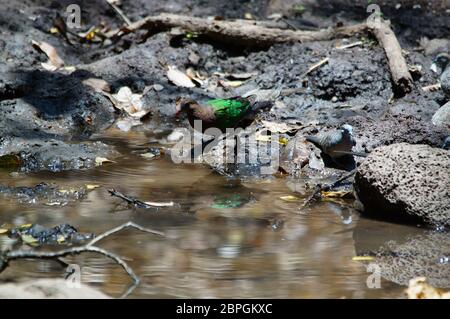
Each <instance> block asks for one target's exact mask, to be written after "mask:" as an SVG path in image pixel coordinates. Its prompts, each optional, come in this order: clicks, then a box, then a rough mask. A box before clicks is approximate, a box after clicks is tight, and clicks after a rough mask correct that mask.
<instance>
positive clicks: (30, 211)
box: [0, 131, 449, 298]
mask: <svg viewBox="0 0 450 319" xmlns="http://www.w3.org/2000/svg"><path fill="white" fill-rule="evenodd" d="M95 139H97V140H101V141H104V142H107V143H108V144H113V145H115V146H116V148H117V150H119V151H120V153H121V154H122V155H121V156H120V157H119V158H117V159H116V162H115V163H109V164H104V165H102V166H100V167H97V168H95V169H92V170H84V171H76V172H75V171H67V172H61V173H48V172H47V173H45V172H41V173H32V174H26V175H25V174H23V175H21V174H18V175H17V174H11V173H10V171H7V170H2V171H1V172H0V184H2V185H8V186H30V185H35V184H38V183H40V182H43V181H44V182H46V183H55V184H57V185H60V186H64V187H65V188H71V187H73V188H76V187H79V186H80V185H81V186H83V185H87V184H89V185H99V186H100V187H99V188H96V189H93V190H90V191H88V192H87V193H86V195H85V196H84V198H82V199H81V200H75V201H68V202H67V203H62V205H57V204H52V205H49V204H48V203H46V202H45V200H44V201H42V202H38V203H31V204H30V203H26V202H23V203H20V201H17V200H12V199H11V198H9V197H8V196H6V197H5V196H1V197H0V215H1V216H2V222H8V223H11V224H16V225H20V224H26V223H39V224H42V225H44V226H47V227H50V226H54V225H58V224H62V223H70V224H71V225H73V226H75V227H76V228H77V229H78V230H79V231H82V232H93V233H96V234H100V233H101V232H103V231H105V230H108V229H110V228H113V227H115V226H117V225H120V224H122V223H124V222H127V221H130V220H131V221H134V222H136V223H138V224H140V225H142V226H145V227H149V228H152V229H157V230H160V231H164V232H165V233H166V234H167V237H166V238H160V237H156V236H152V235H149V234H145V233H140V232H138V231H136V230H126V231H123V232H121V233H119V234H117V235H115V236H114V237H111V238H107V239H106V240H104V241H103V242H102V243H101V245H100V246H101V247H104V248H107V249H109V250H111V251H114V252H116V253H117V254H118V255H120V256H122V257H123V258H124V259H125V260H126V261H127V262H129V264H130V265H131V267H132V268H133V269H134V271H135V272H136V273H137V275H138V276H139V277H140V278H141V284H140V285H139V286H138V287H137V288H136V289H135V290H134V291H133V292H132V293H131V295H130V296H129V297H130V298H141V297H153V298H159V297H177V298H181V297H182V298H195V297H219V298H233V297H262V298H264V297H273V298H282V297H285V298H319V297H320V298H341V297H345V298H379V297H381V298H383V297H394V298H396V297H402V296H403V290H404V284H405V283H404V282H402V279H401V278H402V276H403V275H404V274H402V273H401V272H402V271H403V270H402V269H401V268H399V269H387V270H386V267H384V266H383V265H382V264H381V265H379V267H380V271H381V274H382V276H381V278H380V282H379V283H380V284H379V288H373V287H369V286H371V284H369V285H368V284H367V282H368V277H369V276H370V275H372V273H371V272H367V265H368V264H369V263H371V262H374V263H376V262H377V259H374V260H373V261H371V262H368V261H361V260H355V258H354V257H355V256H360V255H366V256H367V255H373V254H374V252H375V251H377V250H378V249H380V248H381V247H383V246H385V245H386V244H387V243H392V241H395V242H396V243H400V242H406V244H405V245H406V246H405V247H407V245H408V240H409V239H411V238H412V239H414V238H417V237H418V236H419V237H418V238H427V239H429V241H431V242H432V243H435V244H436V245H438V246H439V245H440V244H444V243H445V242H447V243H448V239H449V235H448V234H445V233H438V234H437V235H438V236H441V237H438V238H436V237H430V234H432V235H433V236H435V235H436V233H435V232H431V233H430V231H429V230H426V229H421V228H417V227H414V226H400V225H396V224H390V223H386V222H379V221H375V220H370V219H366V218H363V217H360V215H359V213H358V211H356V210H355V209H353V208H352V205H353V203H352V201H337V202H336V201H322V202H320V203H317V204H316V205H314V206H312V207H310V208H307V209H303V210H300V209H299V207H300V205H301V203H302V200H303V198H302V197H301V196H299V195H298V194H295V193H293V192H292V189H293V186H292V183H293V181H292V180H289V179H286V178H277V177H270V178H267V179H253V180H252V179H248V180H239V179H235V178H234V179H230V178H226V177H223V176H220V175H219V174H217V173H214V172H213V171H212V170H211V169H210V168H208V167H207V166H204V165H200V164H197V165H194V164H191V165H187V164H184V165H175V164H174V163H172V161H171V159H170V157H168V156H160V157H155V158H152V159H148V158H143V157H142V156H140V154H142V153H145V152H146V150H148V149H149V148H150V147H158V146H161V145H160V144H158V143H157V140H158V139H157V137H156V136H151V135H149V133H143V132H141V133H140V132H131V133H124V132H117V131H116V132H107V133H104V134H103V135H97V136H95ZM108 188H116V189H117V190H120V191H121V192H123V193H126V194H129V195H131V196H135V197H138V198H139V199H142V200H147V201H161V202H170V201H173V202H174V203H175V205H174V206H173V207H163V208H159V209H150V210H142V209H130V208H129V207H127V206H126V205H124V204H123V203H122V202H121V201H120V200H119V199H116V198H112V197H111V196H110V195H109V194H108V192H107V189H108ZM289 195H295V196H296V197H297V198H296V199H292V198H291V200H290V201H286V200H282V199H280V197H283V196H289ZM8 241H9V239H8V238H7V237H6V236H0V243H1V245H2V246H6V245H7V244H8ZM399 245H400V244H399ZM388 247H389V249H391V250H395V247H393V246H392V245H388ZM414 247H415V246H414ZM416 248H417V250H416V251H415V254H413V255H412V259H413V262H414V260H415V259H414V258H416V259H420V260H422V259H425V261H424V262H425V263H427V262H429V263H433V264H436V263H435V262H436V259H435V258H437V257H439V256H437V257H436V256H433V254H431V255H430V254H428V255H423V254H422V251H421V250H420V247H415V248H414V249H416ZM405 249H407V248H405ZM425 249H427V248H425ZM442 249H445V247H444V248H442V247H438V248H437V250H436V254H438V255H439V254H441V255H442V254H443V253H442ZM447 250H448V248H447ZM385 255H386V254H385ZM389 256H391V257H392V256H394V257H393V258H397V259H398V258H400V259H399V260H400V261H402V260H405V261H406V262H407V263H411V260H408V259H405V258H406V257H405V256H404V255H402V256H400V257H399V255H395V254H391V255H389ZM441 257H445V256H444V255H442V256H441ZM402 258H403V259H402ZM64 260H65V261H66V262H67V263H76V264H79V265H80V266H81V269H82V270H81V280H82V282H83V283H86V284H89V285H91V286H93V287H96V288H98V289H100V290H101V291H103V292H105V293H107V294H109V295H111V296H116V297H117V296H120V295H121V294H122V293H123V292H124V291H125V290H126V289H127V287H128V285H129V284H130V279H129V277H128V276H127V274H126V273H125V272H123V270H122V269H121V268H120V267H119V266H117V265H116V264H114V263H112V262H111V261H110V260H108V259H106V258H104V257H102V256H99V255H92V254H82V255H79V256H76V257H68V258H65V259H64ZM420 260H419V262H420ZM380 262H381V261H380ZM382 262H384V263H386V260H383V261H382ZM387 263H388V264H392V263H391V262H390V261H388V262H387ZM424 266H425V265H424V264H419V266H417V265H416V269H417V271H420V269H423V267H424ZM442 266H443V267H446V269H448V268H447V267H448V265H444V264H443V265H442ZM377 269H378V268H377ZM64 276H65V268H64V267H63V266H62V265H61V264H60V263H57V262H55V261H54V260H53V261H52V260H50V261H49V260H43V261H36V260H35V261H27V260H25V261H24V260H21V261H13V262H12V263H11V265H10V267H8V268H7V269H5V270H4V272H2V274H1V276H0V281H1V282H8V281H14V282H17V281H25V280H29V279H35V278H46V277H48V278H64ZM440 276H442V274H441V275H440ZM430 277H431V280H433V276H430ZM437 278H440V279H439V280H441V281H442V280H443V281H446V280H448V278H447V279H445V278H441V277H439V276H437ZM369 281H371V278H369ZM371 282H372V281H371ZM446 284H448V282H447V283H445V282H444V283H442V282H441V284H440V285H441V286H442V285H444V286H445V285H446ZM372 286H373V285H372Z"/></svg>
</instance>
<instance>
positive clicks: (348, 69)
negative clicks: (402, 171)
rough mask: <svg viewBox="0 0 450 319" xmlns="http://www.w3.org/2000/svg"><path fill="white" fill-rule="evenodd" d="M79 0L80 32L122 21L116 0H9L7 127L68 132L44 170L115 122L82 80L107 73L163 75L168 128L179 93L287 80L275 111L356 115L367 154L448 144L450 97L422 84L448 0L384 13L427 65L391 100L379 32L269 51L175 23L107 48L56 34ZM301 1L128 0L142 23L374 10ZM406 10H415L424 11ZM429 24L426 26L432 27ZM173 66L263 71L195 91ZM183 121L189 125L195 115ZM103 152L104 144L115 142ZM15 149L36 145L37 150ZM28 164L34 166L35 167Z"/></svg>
mask: <svg viewBox="0 0 450 319" xmlns="http://www.w3.org/2000/svg"><path fill="white" fill-rule="evenodd" d="M341 2H342V3H341ZM363 2H364V1H363ZM69 3H76V4H79V5H80V7H81V10H82V12H81V13H82V26H81V29H80V30H75V31H83V30H87V29H88V28H89V27H90V26H92V25H98V24H100V23H102V24H104V25H106V26H108V27H110V28H117V27H120V26H121V25H122V21H121V20H120V18H119V17H118V16H117V14H116V13H115V12H114V10H112V9H111V8H110V7H109V6H108V5H107V4H106V3H105V1H100V0H96V1H58V2H56V1H55V2H52V3H51V4H50V5H48V4H47V2H45V1H37V0H36V1H6V0H0V6H1V8H2V10H1V12H0V34H1V37H0V55H1V59H0V61H1V62H0V70H1V74H2V76H1V77H0V113H1V114H0V134H1V135H2V136H3V137H7V136H10V137H11V138H13V137H14V138H21V139H33V143H37V144H43V145H44V144H45V143H47V140H49V139H52V140H57V141H58V142H57V143H56V144H58V146H57V147H56V146H55V147H50V148H48V147H41V148H34V151H33V152H34V153H33V154H34V155H33V156H34V158H36V159H37V163H35V164H33V165H32V166H33V168H35V169H45V167H48V163H47V162H48V161H49V160H50V158H54V157H55V158H57V157H58V156H59V155H58V154H57V153H58V152H60V150H61V148H67V149H70V150H71V151H70V152H64V153H66V154H69V155H68V156H71V155H70V154H72V155H73V156H76V155H77V154H76V153H77V152H78V151H76V149H75V148H74V146H73V144H67V142H68V141H69V140H70V141H71V143H74V142H76V141H79V142H82V143H85V142H84V141H85V140H87V139H89V137H90V136H91V135H92V134H94V133H96V132H99V131H102V130H104V129H105V128H107V127H108V126H109V125H111V124H113V122H114V120H115V119H117V114H116V113H115V112H114V108H113V105H112V103H111V101H110V100H109V99H108V98H106V97H105V96H104V95H102V94H100V93H98V92H95V91H94V90H93V89H91V88H89V87H87V86H85V85H83V84H82V81H83V80H85V79H87V78H93V77H95V78H102V79H104V80H106V81H107V82H108V83H109V84H110V86H111V90H112V92H113V93H114V92H116V91H117V89H118V88H119V87H121V86H125V85H126V86H129V87H130V88H131V89H132V90H133V91H134V92H143V91H144V89H145V88H146V87H149V86H151V85H154V84H158V85H161V86H162V88H163V89H162V90H158V91H156V90H151V89H150V90H145V94H144V97H143V100H144V102H145V104H146V105H148V107H149V108H150V109H151V110H152V114H151V115H152V116H151V121H153V122H155V121H158V123H160V125H161V126H163V127H166V128H173V127H176V126H180V122H178V121H174V118H173V115H174V111H175V108H174V101H175V99H176V98H177V97H179V96H189V97H192V98H195V99H199V100H202V99H205V98H207V97H220V96H230V95H235V94H241V93H244V92H246V91H248V90H251V89H255V88H259V89H274V88H275V87H277V86H278V85H281V87H282V88H283V89H293V88H295V89H299V90H301V92H302V93H297V94H293V95H289V96H283V97H280V98H279V102H280V103H281V105H283V107H281V108H275V109H274V110H273V111H272V112H271V113H269V114H265V115H264V116H265V117H266V118H267V119H270V120H273V121H286V120H292V121H294V120H295V121H297V122H299V123H301V124H302V125H303V128H302V129H301V132H303V133H311V132H317V131H318V130H321V129H326V128H331V127H336V126H338V125H340V124H342V123H344V122H348V123H350V124H352V125H354V127H355V135H356V137H357V139H358V146H357V148H358V149H361V150H364V151H370V150H372V149H373V148H374V147H376V146H378V145H386V144H391V143H395V142H402V141H408V142H411V143H425V144H428V145H431V146H436V147H437V146H440V145H442V141H443V139H444V138H445V137H446V136H447V135H448V134H449V132H448V130H447V129H442V128H441V129H438V128H435V127H433V126H432V124H431V121H430V119H431V116H432V115H433V114H434V112H435V111H436V110H437V109H438V108H439V106H440V105H442V104H443V103H444V102H445V97H444V95H443V93H442V92H440V91H438V92H431V93H424V92H422V90H421V86H425V85H429V84H434V83H436V80H437V79H436V77H435V75H434V74H432V72H431V71H429V66H430V64H431V60H432V55H425V54H424V53H423V52H428V53H429V52H431V51H432V50H431V51H430V50H428V51H427V50H426V49H427V48H423V49H424V50H425V51H421V50H417V48H418V45H419V40H420V39H421V37H423V36H427V37H429V38H430V39H432V38H435V37H438V38H440V37H444V35H446V34H448V30H449V25H450V22H449V21H450V19H448V12H446V11H445V10H442V8H441V7H440V5H441V4H436V7H435V8H431V9H433V10H435V11H434V12H432V14H433V19H432V20H430V18H429V17H430V14H431V13H430V12H429V10H431V9H430V7H428V6H425V4H424V5H423V7H422V8H421V9H418V8H417V7H415V8H413V7H412V5H411V3H410V2H409V1H404V2H403V7H402V8H401V9H396V8H395V7H393V6H392V5H390V4H389V3H386V4H384V5H383V6H382V11H383V13H384V15H385V17H388V18H392V23H393V26H394V29H395V31H396V32H397V34H398V37H399V39H400V42H401V43H402V44H403V45H404V49H405V50H407V51H408V52H409V53H408V54H407V56H406V57H407V62H408V64H410V65H411V66H412V65H419V66H420V67H421V74H420V75H418V76H416V77H415V80H416V81H415V83H414V85H415V87H414V89H413V91H412V92H411V93H409V94H408V95H406V96H404V97H402V98H400V99H392V98H391V97H392V94H393V92H392V84H391V81H390V73H389V69H388V66H387V62H386V57H385V54H384V52H383V50H382V48H380V47H379V46H378V45H377V44H376V42H375V41H373V40H372V39H366V38H364V39H362V40H363V45H361V46H356V47H353V48H349V49H344V50H339V49H337V48H336V46H337V45H340V44H345V43H351V42H353V41H356V40H361V39H360V38H353V39H346V40H335V41H325V42H313V43H298V44H284V45H275V46H272V47H270V48H268V49H266V50H260V51H251V50H246V49H242V48H241V47H240V46H239V45H237V46H236V47H230V46H229V45H228V46H226V45H223V44H221V43H216V42H211V41H209V40H208V39H205V38H202V37H199V38H193V39H187V38H185V37H183V36H180V35H174V34H172V33H170V32H164V33H159V34H147V35H145V34H142V33H137V34H132V35H128V36H125V37H123V38H122V39H121V40H120V41H118V42H113V43H111V44H108V45H106V46H102V45H100V44H95V43H88V42H87V43H79V41H78V42H77V41H74V40H73V39H74V38H73V37H72V38H71V39H72V41H71V42H72V43H68V41H67V40H66V39H65V37H64V36H62V35H61V34H51V33H50V32H49V30H50V28H51V27H52V26H53V24H54V22H55V21H56V19H57V18H58V17H63V18H65V15H66V13H65V8H66V6H67V5H68V4H69ZM297 3H298V2H296V1H287V2H286V3H285V4H284V5H283V6H281V7H280V5H279V2H278V1H265V0H258V1H256V0H255V1H234V0H233V1H226V2H223V1H215V0H214V1H200V0H191V1H182V2H180V1H164V2H160V1H132V2H131V1H124V3H123V6H122V10H123V11H124V12H125V13H126V14H127V16H128V17H129V18H130V19H131V20H132V21H136V20H138V19H140V18H142V17H144V16H145V15H148V14H157V13H161V12H171V13H182V14H189V15H195V16H201V17H206V16H222V17H224V18H227V19H232V18H244V15H245V14H246V13H250V14H252V15H253V17H255V18H256V19H260V18H264V17H266V16H267V15H269V14H271V13H274V12H281V13H283V14H284V15H285V17H286V19H287V20H288V22H290V23H291V24H293V25H296V26H298V27H302V26H304V27H305V28H314V27H327V26H333V25H337V24H350V23H353V22H355V21H358V22H359V21H361V20H363V19H365V17H367V12H366V10H365V8H366V7H365V6H366V3H365V2H364V3H362V2H361V3H360V2H356V4H355V5H353V3H350V2H348V1H339V3H340V4H339V5H337V4H333V3H334V2H332V1H321V0H318V1H316V2H314V1H313V2H311V5H307V6H306V7H305V9H304V10H301V12H300V11H299V10H298V9H295V8H296V7H295V5H296V4H297ZM337 8H339V10H338V9H337ZM411 10H413V11H411ZM411 12H413V13H414V14H413V15H412V14H411ZM330 17H331V18H330ZM407 17H414V20H411V19H410V18H407ZM446 18H447V19H446ZM425 22H427V24H426V26H424V27H421V26H422V25H424V24H425ZM286 27H288V26H286ZM411 30H414V32H412V31H411ZM416 31H418V32H416ZM32 40H36V41H46V42H48V43H50V44H51V45H53V46H54V47H55V48H56V50H57V52H58V54H59V55H60V56H61V58H62V59H63V60H64V61H65V63H66V65H73V66H75V67H76V71H75V72H73V73H70V74H69V72H66V71H60V72H49V71H45V70H43V69H42V67H41V66H40V63H41V62H45V61H46V60H47V57H46V56H45V55H44V54H42V53H39V52H37V51H36V50H35V49H33V47H32V46H31V41H32ZM325 57H329V58H330V60H329V62H328V63H327V64H325V65H324V66H322V67H320V68H319V69H317V70H315V71H313V72H311V73H310V74H309V75H308V76H306V77H302V75H303V74H304V73H305V72H306V70H308V68H309V67H310V66H311V65H312V64H314V63H316V62H318V61H320V60H322V59H323V58H325ZM162 64H171V65H176V66H177V67H178V68H180V69H183V70H184V69H187V68H188V67H192V68H194V69H195V70H197V71H198V72H200V74H203V75H205V76H208V77H211V76H212V74H213V73H214V72H223V73H242V72H253V71H257V72H258V75H257V76H255V77H252V78H251V79H250V80H248V81H246V82H245V84H244V85H242V86H241V87H239V88H236V89H235V90H232V89H226V88H222V87H220V86H219V87H212V88H211V87H210V89H209V90H204V89H201V88H194V89H186V88H179V87H176V86H174V85H173V84H171V83H170V82H169V81H168V80H167V78H166V75H165V69H164V68H163V67H162ZM280 83H281V84H280ZM161 121H162V122H161ZM182 125H183V126H187V122H183V124H182ZM150 127H154V124H153V125H150ZM35 139H38V140H39V142H35V141H34V140H35ZM49 145H52V144H49ZM83 145H85V144H83ZM105 148H106V149H107V148H108V146H106V145H105ZM101 149H102V152H103V153H104V152H105V151H108V150H106V149H103V148H101ZM1 151H2V154H5V153H6V152H7V151H6V149H5V147H4V146H3V147H2V150H1ZM15 151H16V152H17V153H21V154H22V153H24V152H28V150H27V148H24V149H17V150H15ZM79 151H80V152H82V151H84V152H86V151H87V152H90V151H89V146H83V147H80V149H79ZM109 151H111V152H112V151H113V150H109ZM40 152H46V156H41V155H40V154H39V153H40ZM52 153H55V154H53V155H54V156H53V155H52ZM78 155H83V154H78ZM85 155H86V154H85ZM83 156H84V155H83ZM83 156H77V157H83ZM95 156H100V155H99V150H98V149H97V148H94V149H92V153H91V154H90V155H89V156H87V157H89V158H93V157H95ZM62 162H65V163H68V164H67V165H61V169H78V168H86V167H90V165H80V163H79V161H78V160H75V161H71V160H70V159H68V158H67V159H66V158H64V159H63V160H62ZM29 166H30V165H28V166H27V167H25V168H24V170H30V167H29Z"/></svg>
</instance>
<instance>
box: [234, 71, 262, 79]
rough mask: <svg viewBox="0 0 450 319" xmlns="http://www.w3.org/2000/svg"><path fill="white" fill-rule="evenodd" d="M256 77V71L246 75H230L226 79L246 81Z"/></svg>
mask: <svg viewBox="0 0 450 319" xmlns="http://www.w3.org/2000/svg"><path fill="white" fill-rule="evenodd" d="M256 75H258V72H257V71H255V72H247V73H231V74H230V75H228V77H229V78H231V79H235V80H247V79H250V78H251V77H253V76H256Z"/></svg>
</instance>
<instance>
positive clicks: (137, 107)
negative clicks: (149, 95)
mask: <svg viewBox="0 0 450 319" xmlns="http://www.w3.org/2000/svg"><path fill="white" fill-rule="evenodd" d="M104 94H105V95H106V96H108V97H109V98H110V100H111V102H112V103H113V104H114V106H115V107H116V108H117V109H119V110H122V111H125V112H126V114H128V115H129V116H131V117H133V118H135V119H141V118H143V117H144V116H146V115H147V114H148V113H149V111H148V110H144V104H143V103H142V100H141V99H142V94H137V93H133V92H132V91H131V89H130V88H129V87H127V86H123V87H121V88H120V89H119V91H118V92H117V93H116V94H107V93H104ZM138 124H139V122H138ZM131 126H134V125H131ZM131 126H130V127H129V128H131Z"/></svg>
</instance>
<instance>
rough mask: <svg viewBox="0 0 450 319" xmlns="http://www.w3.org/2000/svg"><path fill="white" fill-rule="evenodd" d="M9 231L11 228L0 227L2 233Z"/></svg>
mask: <svg viewBox="0 0 450 319" xmlns="http://www.w3.org/2000/svg"><path fill="white" fill-rule="evenodd" d="M8 231H9V229H6V228H0V234H6V233H7V232H8Z"/></svg>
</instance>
